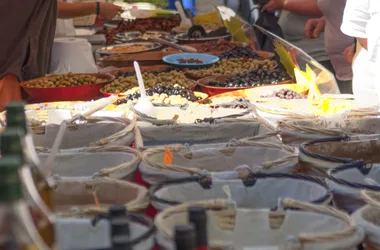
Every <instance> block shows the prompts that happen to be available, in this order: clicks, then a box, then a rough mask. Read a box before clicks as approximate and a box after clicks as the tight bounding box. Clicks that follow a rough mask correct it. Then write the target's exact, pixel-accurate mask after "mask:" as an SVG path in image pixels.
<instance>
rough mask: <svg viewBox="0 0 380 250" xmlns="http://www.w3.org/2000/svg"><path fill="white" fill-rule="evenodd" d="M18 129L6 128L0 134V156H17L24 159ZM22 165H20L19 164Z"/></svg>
mask: <svg viewBox="0 0 380 250" xmlns="http://www.w3.org/2000/svg"><path fill="white" fill-rule="evenodd" d="M21 133H22V131H20V129H16V128H7V129H6V130H5V131H4V132H3V133H1V134H0V150H1V155H2V156H12V155H15V156H18V157H20V158H21V160H24V152H23V148H22V145H21ZM21 166H22V165H21Z"/></svg>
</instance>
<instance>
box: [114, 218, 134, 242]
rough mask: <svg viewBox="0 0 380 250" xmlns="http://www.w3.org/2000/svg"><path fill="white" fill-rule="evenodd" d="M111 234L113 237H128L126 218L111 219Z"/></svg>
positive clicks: (127, 221)
mask: <svg viewBox="0 0 380 250" xmlns="http://www.w3.org/2000/svg"><path fill="white" fill-rule="evenodd" d="M111 234H112V236H114V237H115V236H119V235H124V236H129V234H130V230H129V219H128V218H127V217H126V216H124V218H122V217H120V218H114V219H111Z"/></svg>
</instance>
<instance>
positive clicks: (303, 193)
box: [152, 178, 328, 210]
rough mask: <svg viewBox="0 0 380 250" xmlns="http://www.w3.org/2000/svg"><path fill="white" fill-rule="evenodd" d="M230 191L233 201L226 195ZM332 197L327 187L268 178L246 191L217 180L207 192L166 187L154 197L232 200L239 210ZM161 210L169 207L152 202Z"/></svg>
mask: <svg viewBox="0 0 380 250" xmlns="http://www.w3.org/2000/svg"><path fill="white" fill-rule="evenodd" d="M225 188H228V189H229V190H230V194H231V197H229V195H228V194H227V193H226V192H225ZM327 193H328V191H327V189H326V188H324V187H323V186H321V185H319V184H317V183H314V182H311V181H306V180H298V179H291V178H287V179H285V178H284V179H282V178H265V179H261V178H260V179H258V180H257V181H256V183H255V185H254V186H252V187H246V186H244V184H243V183H242V181H241V180H228V181H219V180H213V182H212V186H211V188H210V189H203V188H202V186H201V185H200V184H199V183H198V182H187V183H180V184H174V185H166V186H164V187H163V188H161V189H159V190H158V191H157V192H155V193H154V196H155V197H157V198H160V199H164V200H166V201H175V202H180V203H184V202H192V201H201V200H213V199H231V200H232V201H234V202H235V203H236V206H237V207H239V208H275V207H276V206H277V205H278V201H279V199H280V198H293V199H296V200H299V201H303V202H312V201H314V200H317V199H320V198H322V197H323V196H325V195H326V194H327ZM152 204H153V206H154V207H155V208H156V209H158V210H164V209H165V208H167V207H169V205H168V204H164V203H161V202H157V201H152Z"/></svg>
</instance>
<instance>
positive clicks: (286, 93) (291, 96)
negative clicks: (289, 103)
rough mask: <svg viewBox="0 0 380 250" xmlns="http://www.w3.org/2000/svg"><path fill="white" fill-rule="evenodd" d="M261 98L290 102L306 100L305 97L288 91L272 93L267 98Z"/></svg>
mask: <svg viewBox="0 0 380 250" xmlns="http://www.w3.org/2000/svg"><path fill="white" fill-rule="evenodd" d="M261 97H262V98H266V97H278V98H280V99H286V100H292V99H306V95H303V94H299V93H297V92H295V91H293V90H290V89H280V90H279V91H275V92H273V94H272V95H269V96H261Z"/></svg>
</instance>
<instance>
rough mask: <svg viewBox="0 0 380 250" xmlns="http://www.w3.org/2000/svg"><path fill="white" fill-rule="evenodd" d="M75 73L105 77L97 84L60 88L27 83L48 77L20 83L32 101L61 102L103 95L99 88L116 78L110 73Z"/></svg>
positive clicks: (85, 99)
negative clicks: (29, 85)
mask: <svg viewBox="0 0 380 250" xmlns="http://www.w3.org/2000/svg"><path fill="white" fill-rule="evenodd" d="M74 75H91V76H95V77H96V78H98V79H99V78H100V79H104V81H101V82H99V83H96V84H88V85H83V86H74V87H59V88H30V87H27V86H26V85H27V84H28V83H30V82H33V81H36V80H41V79H44V78H46V77H40V78H37V79H33V80H30V81H26V82H22V83H21V84H20V85H21V87H22V88H23V89H24V90H25V92H26V93H27V94H28V95H29V97H30V101H32V102H59V101H91V100H94V99H97V98H99V97H101V94H100V92H99V90H100V89H101V88H102V87H103V86H104V85H105V84H106V83H109V82H111V81H112V80H113V79H115V77H114V76H112V75H108V74H74Z"/></svg>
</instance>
